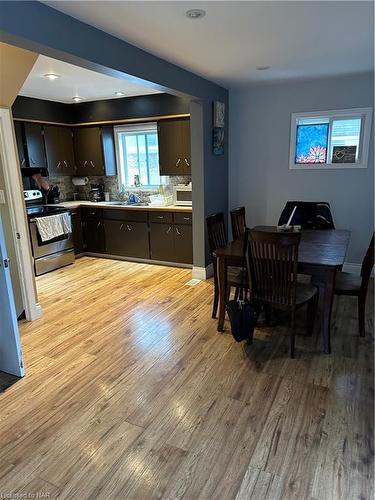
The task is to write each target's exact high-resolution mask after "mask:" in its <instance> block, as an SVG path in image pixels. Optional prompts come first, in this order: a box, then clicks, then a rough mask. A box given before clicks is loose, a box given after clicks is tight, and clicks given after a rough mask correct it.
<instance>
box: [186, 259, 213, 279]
mask: <svg viewBox="0 0 375 500" xmlns="http://www.w3.org/2000/svg"><path fill="white" fill-rule="evenodd" d="M191 275H192V277H193V278H194V279H197V280H206V279H208V278H211V276H213V275H214V267H213V265H212V263H211V264H209V265H208V266H207V267H198V266H193V271H192V273H191Z"/></svg>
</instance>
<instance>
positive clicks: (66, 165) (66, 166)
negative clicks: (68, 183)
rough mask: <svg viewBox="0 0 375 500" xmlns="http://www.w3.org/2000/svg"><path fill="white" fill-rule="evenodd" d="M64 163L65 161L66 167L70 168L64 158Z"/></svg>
mask: <svg viewBox="0 0 375 500" xmlns="http://www.w3.org/2000/svg"><path fill="white" fill-rule="evenodd" d="M64 163H65V168H69V166H68V164H67V163H66V161H65V160H64Z"/></svg>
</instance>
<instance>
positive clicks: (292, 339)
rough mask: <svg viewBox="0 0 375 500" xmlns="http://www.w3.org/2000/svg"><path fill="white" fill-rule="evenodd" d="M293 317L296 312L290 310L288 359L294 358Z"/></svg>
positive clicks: (294, 333) (294, 334)
mask: <svg viewBox="0 0 375 500" xmlns="http://www.w3.org/2000/svg"><path fill="white" fill-rule="evenodd" d="M295 315H296V311H295V309H293V310H292V318H291V325H290V357H291V358H292V359H293V358H294V345H295V338H296V330H295Z"/></svg>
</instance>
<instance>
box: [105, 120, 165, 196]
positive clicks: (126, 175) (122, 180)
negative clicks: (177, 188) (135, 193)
mask: <svg viewBox="0 0 375 500" xmlns="http://www.w3.org/2000/svg"><path fill="white" fill-rule="evenodd" d="M114 133H115V144H116V157H117V170H118V179H119V187H120V189H127V188H129V187H132V188H134V187H142V188H144V187H145V188H147V187H156V186H160V184H165V183H166V181H167V177H164V176H160V175H159V146H158V130H157V123H139V124H132V125H120V126H117V127H114Z"/></svg>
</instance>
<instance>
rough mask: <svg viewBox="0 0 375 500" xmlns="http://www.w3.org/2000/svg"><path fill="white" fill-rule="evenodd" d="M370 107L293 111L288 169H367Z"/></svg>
mask: <svg viewBox="0 0 375 500" xmlns="http://www.w3.org/2000/svg"><path fill="white" fill-rule="evenodd" d="M371 118H372V108H355V109H344V110H335V111H318V112H310V113H293V114H292V123H291V140H290V158H289V168H290V169H311V170H312V169H329V168H366V167H367V160H368V149H369V142H370V132H371Z"/></svg>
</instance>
